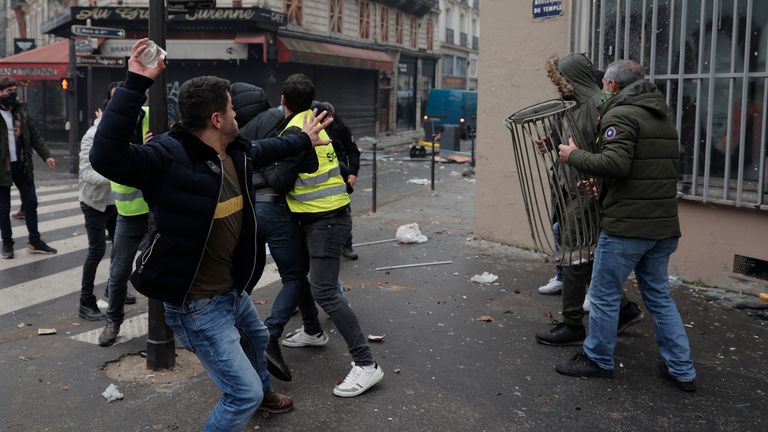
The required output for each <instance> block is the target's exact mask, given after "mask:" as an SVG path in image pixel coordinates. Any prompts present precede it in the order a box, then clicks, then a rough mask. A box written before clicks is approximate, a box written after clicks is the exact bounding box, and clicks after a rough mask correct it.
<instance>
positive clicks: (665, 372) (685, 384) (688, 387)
mask: <svg viewBox="0 0 768 432" xmlns="http://www.w3.org/2000/svg"><path fill="white" fill-rule="evenodd" d="M659 369H661V375H662V376H664V378H666V379H668V380H670V381H672V382H673V383H675V385H676V386H677V388H679V389H680V390H682V391H684V392H688V393H694V392H695V391H696V378H694V379H692V380H691V381H680V380H679V379H677V378H675V377H674V376H672V374H671V373H669V368H667V364H666V363H664V362H663V361H662V362H661V364H660V365H659Z"/></svg>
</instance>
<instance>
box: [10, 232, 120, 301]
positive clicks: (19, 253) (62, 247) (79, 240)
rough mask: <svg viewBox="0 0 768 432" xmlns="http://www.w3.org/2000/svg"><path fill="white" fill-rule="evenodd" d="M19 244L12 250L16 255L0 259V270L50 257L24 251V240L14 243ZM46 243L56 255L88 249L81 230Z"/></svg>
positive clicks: (85, 238) (25, 246) (25, 245)
mask: <svg viewBox="0 0 768 432" xmlns="http://www.w3.org/2000/svg"><path fill="white" fill-rule="evenodd" d="M19 244H21V246H20V247H18V248H17V249H16V250H15V251H14V254H15V255H16V256H15V258H14V259H11V260H1V261H0V270H8V269H12V268H15V267H19V266H23V265H26V264H29V263H33V262H37V261H42V260H45V259H48V258H49V257H51V255H43V254H31V253H29V252H27V251H26V248H27V243H26V242H19V243H16V245H17V246H18V245H19ZM48 245H49V246H50V247H52V248H54V249H56V250H58V255H63V254H66V253H71V252H78V251H81V250H85V249H88V237H87V236H86V235H85V232H81V233H78V234H77V235H76V236H72V237H69V238H65V239H63V240H58V241H54V242H48ZM107 252H109V247H108V248H107ZM107 256H108V255H107ZM0 288H1V287H0Z"/></svg>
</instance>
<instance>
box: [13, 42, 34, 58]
mask: <svg viewBox="0 0 768 432" xmlns="http://www.w3.org/2000/svg"><path fill="white" fill-rule="evenodd" d="M34 48H35V40H34V39H24V38H15V39H14V40H13V53H14V54H20V53H23V52H24V51H29V50H31V49H34Z"/></svg>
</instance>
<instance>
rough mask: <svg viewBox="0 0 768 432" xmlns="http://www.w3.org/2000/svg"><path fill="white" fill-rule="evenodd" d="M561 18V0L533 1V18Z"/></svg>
mask: <svg viewBox="0 0 768 432" xmlns="http://www.w3.org/2000/svg"><path fill="white" fill-rule="evenodd" d="M559 16H563V0H533V18H534V19H543V18H552V17H559Z"/></svg>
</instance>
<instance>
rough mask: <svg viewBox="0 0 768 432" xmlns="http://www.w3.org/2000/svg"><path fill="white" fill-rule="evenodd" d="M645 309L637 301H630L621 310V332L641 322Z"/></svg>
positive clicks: (619, 331)
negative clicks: (641, 308)
mask: <svg viewBox="0 0 768 432" xmlns="http://www.w3.org/2000/svg"><path fill="white" fill-rule="evenodd" d="M643 316H644V315H643V311H641V310H640V307H638V306H637V303H635V302H629V303H627V305H626V306H624V307H623V308H621V310H620V311H619V330H618V332H617V333H621V332H623V331H624V330H626V329H628V328H629V327H631V326H633V325H635V324H637V323H639V322H640V321H641V320H642V319H643Z"/></svg>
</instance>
